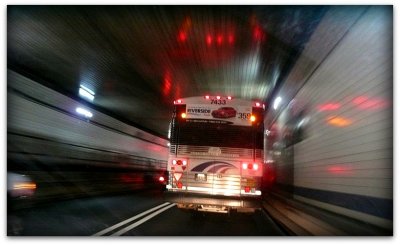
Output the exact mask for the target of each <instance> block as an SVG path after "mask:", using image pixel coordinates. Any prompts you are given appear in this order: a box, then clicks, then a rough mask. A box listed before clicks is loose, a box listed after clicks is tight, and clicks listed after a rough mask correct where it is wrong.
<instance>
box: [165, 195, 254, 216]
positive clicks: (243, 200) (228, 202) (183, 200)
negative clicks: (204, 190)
mask: <svg viewBox="0 0 400 245" xmlns="http://www.w3.org/2000/svg"><path fill="white" fill-rule="evenodd" d="M164 200H165V201H167V202H171V203H177V204H178V205H177V206H178V207H180V208H187V209H198V208H199V207H205V206H209V207H210V206H215V207H218V206H219V207H227V208H229V209H237V210H238V211H239V210H246V209H249V210H250V209H253V210H254V209H260V208H261V201H262V199H261V196H223V195H210V194H200V193H190V192H176V191H165V192H164Z"/></svg>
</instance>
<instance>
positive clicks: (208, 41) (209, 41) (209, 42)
mask: <svg viewBox="0 0 400 245" xmlns="http://www.w3.org/2000/svg"><path fill="white" fill-rule="evenodd" d="M206 42H207V44H208V45H211V43H212V37H211V35H210V34H208V35H207V37H206Z"/></svg>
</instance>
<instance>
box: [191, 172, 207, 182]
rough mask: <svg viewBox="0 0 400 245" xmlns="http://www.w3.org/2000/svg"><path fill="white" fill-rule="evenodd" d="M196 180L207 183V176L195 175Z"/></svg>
mask: <svg viewBox="0 0 400 245" xmlns="http://www.w3.org/2000/svg"><path fill="white" fill-rule="evenodd" d="M194 178H195V180H196V181H207V174H195V175H194Z"/></svg>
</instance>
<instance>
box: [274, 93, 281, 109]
mask: <svg viewBox="0 0 400 245" xmlns="http://www.w3.org/2000/svg"><path fill="white" fill-rule="evenodd" d="M281 102H282V98H281V97H280V96H278V97H277V98H276V99H275V101H274V110H276V109H278V107H279V104H280V103H281Z"/></svg>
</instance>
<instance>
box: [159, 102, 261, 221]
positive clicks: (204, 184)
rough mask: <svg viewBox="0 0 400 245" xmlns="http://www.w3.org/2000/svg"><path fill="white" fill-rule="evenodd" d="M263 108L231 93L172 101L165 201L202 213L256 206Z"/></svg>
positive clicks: (259, 197) (259, 190) (253, 208)
mask: <svg viewBox="0 0 400 245" xmlns="http://www.w3.org/2000/svg"><path fill="white" fill-rule="evenodd" d="M264 109H265V106H264V104H262V103H261V102H259V101H252V100H244V99H238V98H232V97H231V96H209V95H206V96H196V97H187V98H181V99H178V100H175V101H174V109H173V113H172V114H173V115H172V120H171V123H170V129H169V140H170V148H169V157H168V163H167V172H168V182H167V185H166V191H165V197H166V200H167V201H170V202H173V203H176V204H177V207H178V208H181V209H186V210H195V211H204V212H217V213H229V212H231V211H232V210H235V211H237V212H255V211H256V210H257V209H260V208H261V194H262V193H261V186H262V174H263V157H264V154H263V143H264V139H263V132H264V122H263V121H264Z"/></svg>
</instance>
